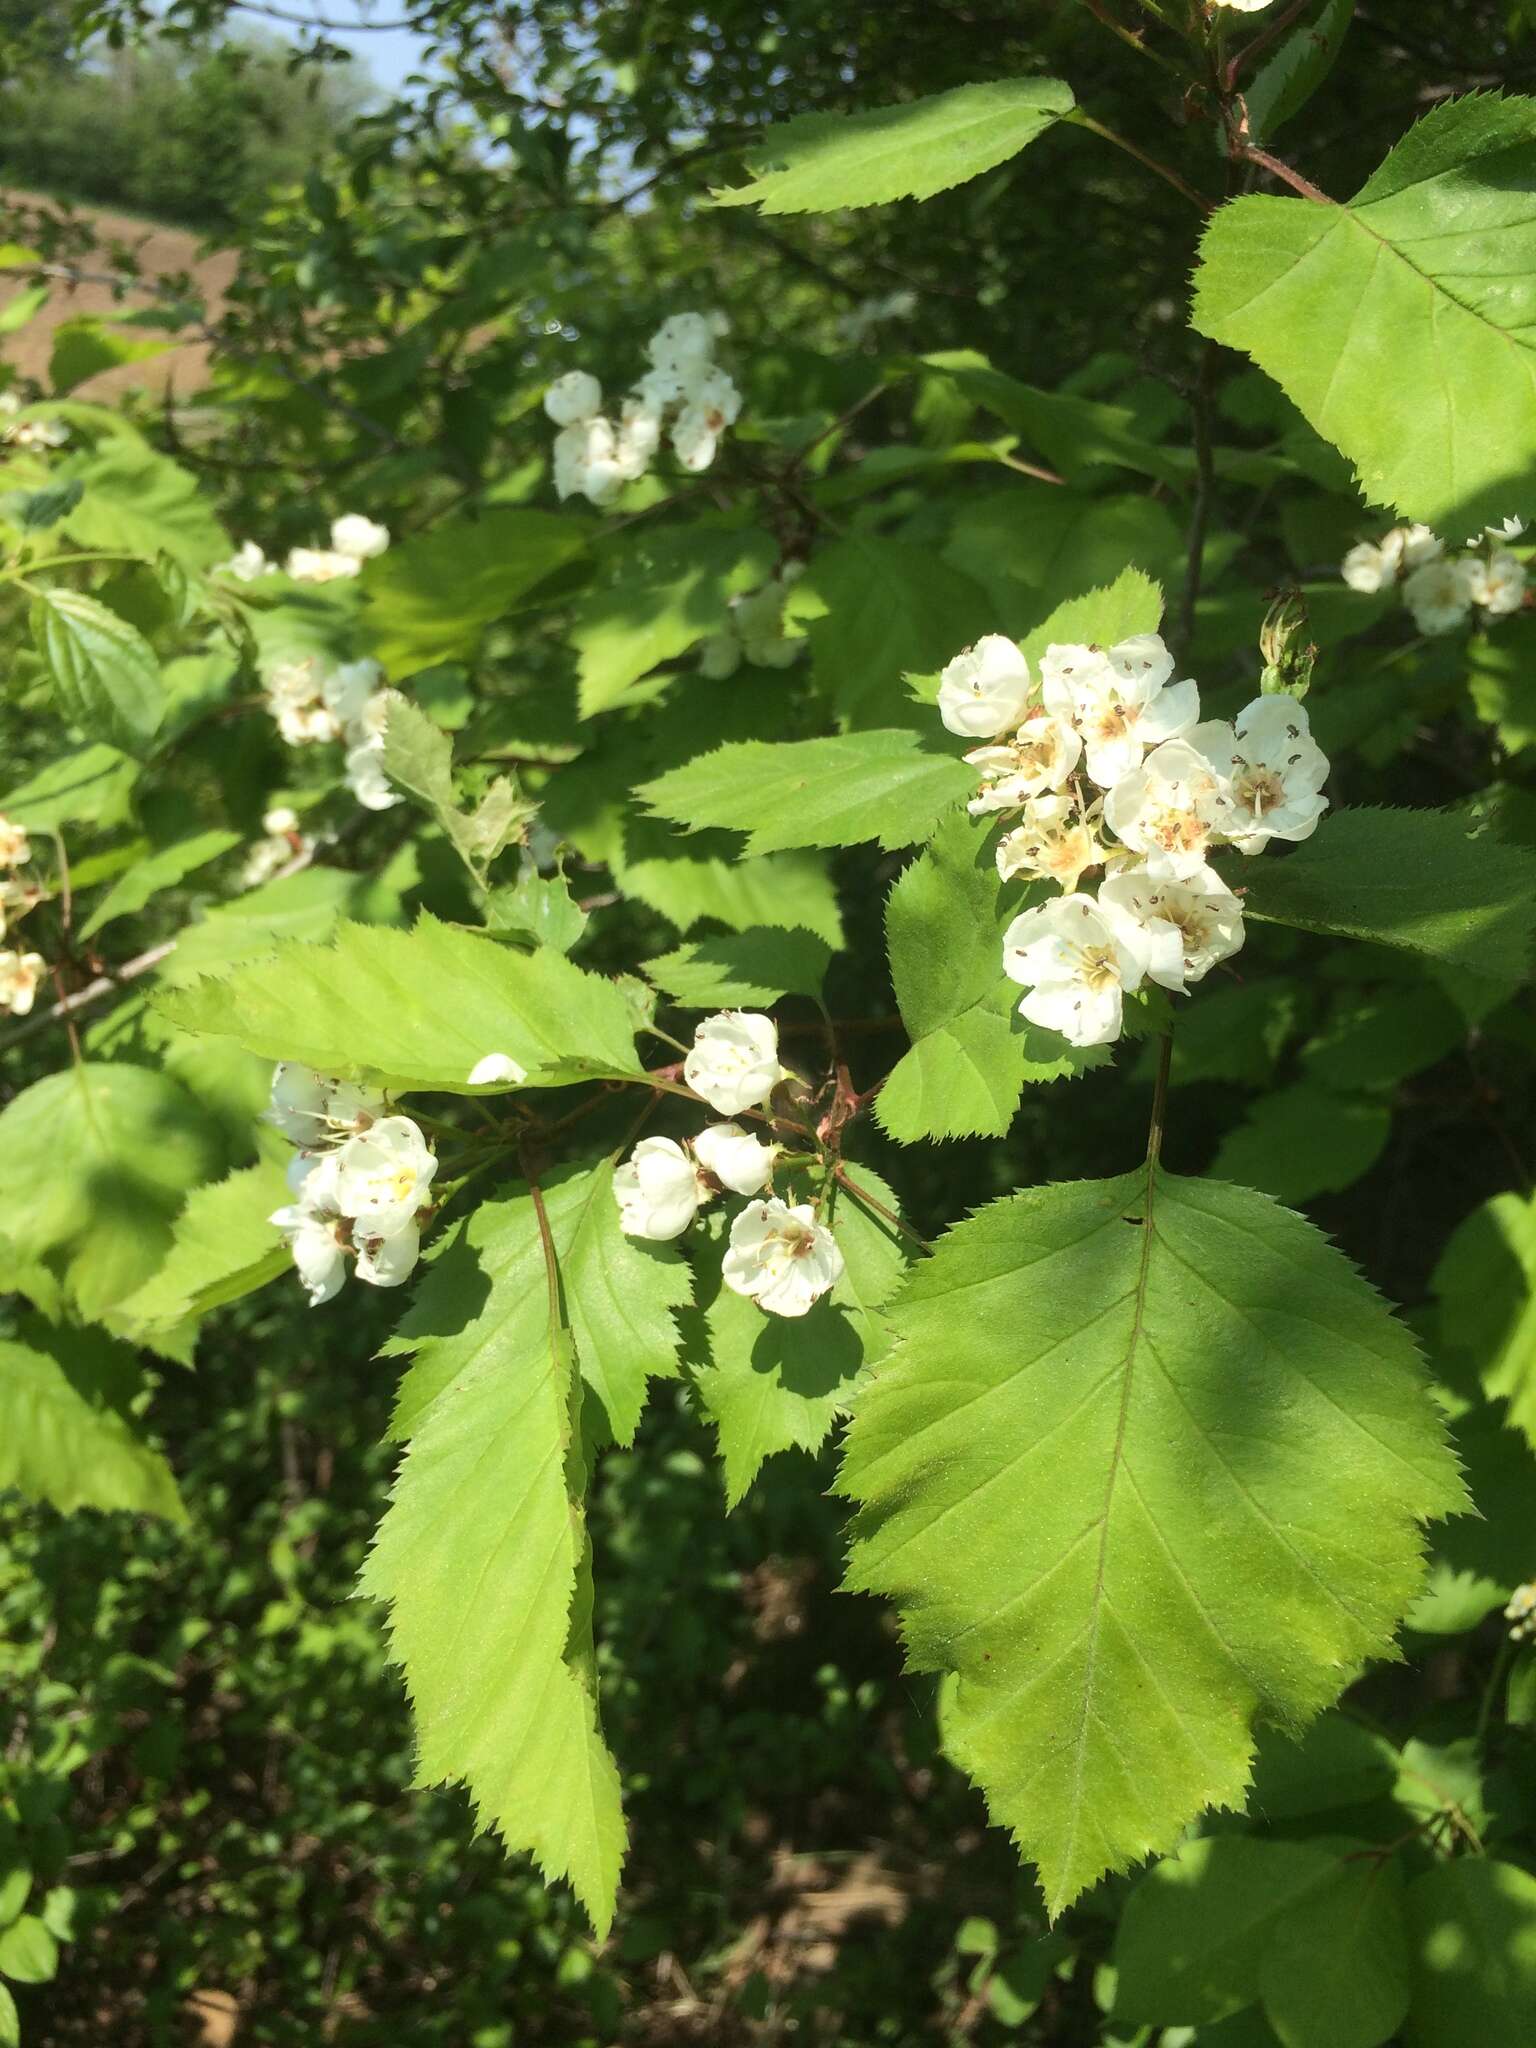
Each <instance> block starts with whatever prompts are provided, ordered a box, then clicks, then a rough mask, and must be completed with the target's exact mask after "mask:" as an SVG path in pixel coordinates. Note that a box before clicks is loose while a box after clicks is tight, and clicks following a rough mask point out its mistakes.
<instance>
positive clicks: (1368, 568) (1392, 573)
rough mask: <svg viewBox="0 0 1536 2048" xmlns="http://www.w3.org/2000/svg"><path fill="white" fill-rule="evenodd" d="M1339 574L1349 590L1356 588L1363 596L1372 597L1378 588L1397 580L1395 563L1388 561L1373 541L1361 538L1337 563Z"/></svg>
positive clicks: (1383, 588)
mask: <svg viewBox="0 0 1536 2048" xmlns="http://www.w3.org/2000/svg"><path fill="white" fill-rule="evenodd" d="M1339 574H1340V575H1341V576H1342V577H1343V578H1344V581H1345V582H1346V583H1347V584H1348V585H1349V587H1350V589H1351V590H1358V591H1359V592H1360V593H1361V595H1362V596H1364V597H1374V596H1375V594H1376V592H1377V591H1378V590H1385V588H1386V587H1387V585H1388V584H1389V583H1395V582H1396V581H1397V565H1396V563H1394V562H1390V561H1388V559H1387V557H1386V555H1385V554H1383V552H1382V550H1381V549H1380V548H1379V547H1378V546H1377V545H1376V543H1375V541H1372V540H1362V541H1360V542H1359V543H1357V545H1356V546H1354V547H1352V548H1351V549H1350V551H1349V553H1348V554H1347V555H1346V556H1345V557H1344V560H1343V561H1342V562H1341V563H1340V564H1339Z"/></svg>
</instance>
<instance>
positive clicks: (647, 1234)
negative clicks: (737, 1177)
mask: <svg viewBox="0 0 1536 2048" xmlns="http://www.w3.org/2000/svg"><path fill="white" fill-rule="evenodd" d="M709 1194H710V1190H709V1188H708V1187H706V1186H705V1184H704V1182H703V1180H702V1179H701V1178H700V1176H699V1169H698V1168H697V1166H695V1164H694V1163H693V1161H692V1160H691V1159H690V1158H689V1157H688V1154H687V1153H686V1152H685V1151H684V1150H683V1148H682V1146H681V1145H679V1144H677V1143H675V1142H674V1140H673V1139H671V1138H642V1139H641V1140H640V1143H639V1144H638V1145H637V1146H636V1147H635V1149H634V1151H633V1152H632V1153H631V1154H630V1155H629V1157H628V1159H626V1160H625V1162H624V1164H623V1165H622V1166H621V1167H619V1168H618V1169H617V1171H616V1172H615V1174H614V1176H613V1199H614V1200H615V1201H616V1202H617V1203H618V1205H619V1228H620V1229H621V1230H622V1231H624V1233H625V1234H626V1236H629V1237H643V1238H648V1239H650V1240H651V1241H652V1242H653V1243H661V1242H664V1241H665V1240H666V1239H667V1238H672V1237H681V1236H682V1234H683V1232H684V1231H685V1230H686V1229H687V1228H688V1226H689V1224H690V1223H691V1222H692V1221H693V1219H694V1217H695V1215H696V1214H697V1213H698V1208H699V1204H700V1203H701V1202H704V1201H707V1200H708V1199H709Z"/></svg>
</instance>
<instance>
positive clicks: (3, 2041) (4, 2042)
mask: <svg viewBox="0 0 1536 2048" xmlns="http://www.w3.org/2000/svg"><path fill="white" fill-rule="evenodd" d="M0 2048H21V2015H20V2014H19V2013H18V2012H17V2010H16V2001H15V1999H14V1998H13V1997H12V1996H11V1994H10V1992H9V1991H8V1990H7V1989H6V1987H5V1986H4V1984H0Z"/></svg>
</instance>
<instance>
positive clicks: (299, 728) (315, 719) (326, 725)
mask: <svg viewBox="0 0 1536 2048" xmlns="http://www.w3.org/2000/svg"><path fill="white" fill-rule="evenodd" d="M262 680H263V683H264V684H265V686H266V697H267V709H268V711H270V712H271V714H272V716H273V718H274V719H275V720H276V723H277V729H278V731H279V732H280V733H281V734H282V736H283V738H284V739H285V740H286V741H287V742H288V744H289V746H290V747H307V746H315V745H317V744H323V743H324V742H326V741H329V740H340V741H341V742H342V744H343V746H344V747H345V749H346V758H345V768H346V777H347V787H348V788H349V789H350V790H351V792H352V794H353V795H354V796H355V797H356V798H357V801H358V802H359V803H360V804H361V805H362V806H363V808H364V809H365V810H369V811H387V810H389V809H390V808H391V806H392V805H394V804H397V803H399V801H400V798H399V796H398V795H397V794H396V792H395V791H394V790H393V789H392V788H391V786H390V783H389V778H388V777H387V776H386V775H385V773H384V724H385V719H386V717H387V715H388V708H389V700H388V694H387V692H386V691H385V689H384V687H383V684H384V672H383V670H382V669H381V668H380V667H379V665H378V663H377V662H376V661H348V662H343V663H341V665H340V666H339V667H334V668H333V667H328V666H327V665H326V663H325V662H324V661H323V660H322V659H321V657H320V656H319V655H317V654H300V655H294V656H291V657H290V658H289V659H288V660H286V661H278V662H274V663H273V664H272V666H271V667H270V668H268V669H267V670H266V671H265V673H264V675H263V677H262Z"/></svg>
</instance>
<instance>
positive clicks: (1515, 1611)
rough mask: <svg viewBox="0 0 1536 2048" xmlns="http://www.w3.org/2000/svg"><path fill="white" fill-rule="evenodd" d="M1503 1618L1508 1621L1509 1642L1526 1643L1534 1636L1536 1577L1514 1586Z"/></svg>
mask: <svg viewBox="0 0 1536 2048" xmlns="http://www.w3.org/2000/svg"><path fill="white" fill-rule="evenodd" d="M1504 1619H1505V1620H1506V1621H1507V1622H1508V1623H1509V1637H1510V1641H1511V1642H1515V1643H1526V1642H1529V1641H1530V1640H1531V1638H1532V1637H1533V1636H1536V1579H1532V1580H1529V1581H1528V1582H1527V1583H1526V1584H1525V1585H1523V1586H1516V1588H1515V1590H1514V1592H1513V1593H1511V1595H1510V1596H1509V1605H1508V1606H1507V1607H1506V1608H1505V1609H1504Z"/></svg>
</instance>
